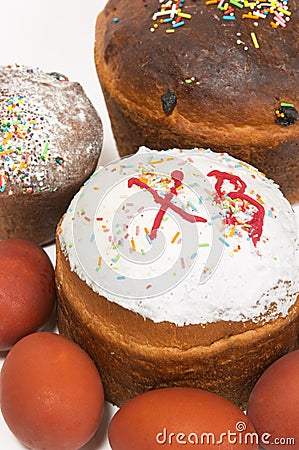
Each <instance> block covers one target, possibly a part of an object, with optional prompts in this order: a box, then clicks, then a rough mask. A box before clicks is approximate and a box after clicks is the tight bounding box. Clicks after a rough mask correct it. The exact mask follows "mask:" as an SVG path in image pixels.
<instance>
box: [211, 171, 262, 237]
mask: <svg viewBox="0 0 299 450" xmlns="http://www.w3.org/2000/svg"><path fill="white" fill-rule="evenodd" d="M208 177H216V178H217V181H216V184H215V189H216V192H217V194H218V195H219V197H220V198H223V197H224V195H225V194H224V192H222V186H223V183H224V180H228V181H229V182H230V183H231V184H232V185H233V186H234V189H235V190H234V191H232V192H228V193H227V194H226V195H227V196H228V197H230V198H231V199H232V200H235V199H240V200H243V205H242V207H241V210H242V211H244V212H245V211H246V207H245V205H244V202H245V201H246V202H248V203H249V204H250V205H253V206H254V207H255V208H256V209H257V211H256V212H255V213H254V214H253V215H252V219H251V220H250V221H249V222H247V223H246V225H250V227H251V228H250V231H249V236H250V237H251V239H252V242H253V244H254V246H256V244H257V242H258V241H259V240H260V238H261V235H262V232H263V225H264V217H265V209H264V207H263V206H262V205H261V204H260V203H259V202H258V201H256V200H254V199H253V198H251V197H249V196H248V195H247V194H245V189H246V187H247V185H246V183H244V181H243V180H241V178H239V177H238V176H237V175H231V174H229V173H226V172H220V171H219V170H212V172H210V173H208ZM226 223H228V224H231V225H237V224H238V221H237V219H236V217H235V216H234V215H233V211H232V210H231V209H229V212H228V214H227V217H226Z"/></svg>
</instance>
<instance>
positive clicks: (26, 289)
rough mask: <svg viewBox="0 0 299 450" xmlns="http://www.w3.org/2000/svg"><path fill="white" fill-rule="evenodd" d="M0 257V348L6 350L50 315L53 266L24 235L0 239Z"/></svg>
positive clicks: (53, 284) (53, 301)
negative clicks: (20, 237)
mask: <svg viewBox="0 0 299 450" xmlns="http://www.w3.org/2000/svg"><path fill="white" fill-rule="evenodd" d="M0 261H1V264H0V317H1V321H0V350H8V349H10V348H11V346H12V345H14V344H15V343H16V342H17V341H18V340H19V339H20V338H22V337H23V336H25V335H26V334H29V333H32V332H33V331H36V330H38V329H39V328H41V327H42V326H43V325H44V324H45V323H46V322H47V321H48V319H49V318H50V316H51V313H52V311H53V308H54V304H55V283H54V269H53V266H52V263H51V261H50V259H49V257H48V255H47V254H46V252H45V251H44V250H43V249H42V248H41V247H40V246H38V245H37V244H35V243H34V242H31V241H28V240H25V239H8V240H5V241H0Z"/></svg>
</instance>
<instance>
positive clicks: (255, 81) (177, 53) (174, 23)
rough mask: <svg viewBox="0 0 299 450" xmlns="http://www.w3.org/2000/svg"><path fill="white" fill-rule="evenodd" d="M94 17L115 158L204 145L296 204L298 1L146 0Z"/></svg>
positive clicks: (114, 2) (120, 1) (121, 2)
mask: <svg viewBox="0 0 299 450" xmlns="http://www.w3.org/2000/svg"><path fill="white" fill-rule="evenodd" d="M135 3H136V4H134V7H131V8H130V10H128V3H127V1H125V0H109V1H108V2H107V5H106V7H105V9H104V10H103V11H102V12H101V13H100V14H99V16H98V18H97V24H96V36H95V62H96V68H97V72H98V76H99V80H100V83H101V86H102V90H103V92H104V95H105V99H106V103H107V107H108V111H109V114H110V119H111V124H112V128H113V132H114V136H115V139H116V143H117V147H118V150H119V153H120V155H121V156H123V155H127V154H130V153H132V149H134V150H135V151H136V150H137V149H138V147H139V146H140V145H147V146H148V147H150V148H156V149H165V148H172V147H183V148H190V147H195V146H200V147H210V148H212V149H213V150H214V151H219V152H223V151H225V152H228V153H229V154H231V155H233V156H234V157H236V158H239V159H242V160H245V161H247V162H249V163H250V164H252V165H254V166H255V167H257V168H259V170H261V171H262V172H264V173H265V174H266V176H267V177H268V178H272V179H274V180H275V182H276V183H278V184H279V185H280V186H281V189H282V191H283V193H284V194H285V195H286V196H287V198H288V199H289V200H290V201H291V202H296V201H299V121H298V120H297V119H298V111H299V82H298V81H299V58H298V53H299V12H298V2H296V1H295V0H289V1H288V0H285V1H283V2H279V1H275V0H274V1H272V2H256V1H253V2H247V1H246V0H240V1H234V2H232V1H229V0H224V1H223V0H220V1H218V0H215V1H214V0H211V1H207V2H205V1H202V2H199V1H194V0H185V1H182V2H175V1H173V0H171V1H164V2H161V1H158V0H147V1H138V2H135Z"/></svg>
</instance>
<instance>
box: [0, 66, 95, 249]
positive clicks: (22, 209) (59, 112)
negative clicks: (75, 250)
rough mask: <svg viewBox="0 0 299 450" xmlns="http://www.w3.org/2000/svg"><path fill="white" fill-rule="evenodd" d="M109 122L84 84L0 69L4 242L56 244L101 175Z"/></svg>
mask: <svg viewBox="0 0 299 450" xmlns="http://www.w3.org/2000/svg"><path fill="white" fill-rule="evenodd" d="M102 139H103V134H102V124H101V120H100V118H99V116H98V114H97V112H96V110H95V109H94V107H93V106H92V104H91V102H90V101H89V99H88V98H87V97H86V94H85V93H84V91H83V89H82V87H81V86H80V84H79V83H76V82H71V81H69V80H68V79H67V78H66V77H65V76H63V75H61V74H58V73H56V72H53V73H44V72H42V71H41V70H39V69H32V68H28V67H24V66H7V67H0V239H6V238H27V239H31V240H34V241H35V242H37V243H39V244H45V243H48V242H50V241H52V240H53V239H54V235H55V228H56V226H57V222H58V221H59V218H60V217H61V215H62V214H63V213H64V211H65V210H66V209H67V206H68V204H69V202H70V200H71V198H72V197H73V196H74V194H75V193H76V192H77V190H78V189H79V187H80V186H81V185H82V184H83V183H84V181H85V180H86V179H87V178H88V177H89V176H90V175H91V174H92V172H93V171H94V170H95V168H96V165H97V161H98V158H99V155H100V152H101V147H102Z"/></svg>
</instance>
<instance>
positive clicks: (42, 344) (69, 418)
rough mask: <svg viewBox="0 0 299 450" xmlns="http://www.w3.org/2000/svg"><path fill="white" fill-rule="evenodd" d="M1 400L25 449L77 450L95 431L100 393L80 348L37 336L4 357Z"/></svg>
mask: <svg viewBox="0 0 299 450" xmlns="http://www.w3.org/2000/svg"><path fill="white" fill-rule="evenodd" d="M0 400H1V411H2V414H3V417H4V420H5V421H6V423H7V425H8V427H9V428H10V430H11V431H12V432H13V433H14V435H15V436H16V437H17V438H18V439H19V440H20V441H21V442H22V444H24V445H25V446H26V447H29V448H31V449H47V450H72V449H73V450H75V449H79V448H81V447H82V446H83V445H84V444H86V443H87V442H88V441H89V440H90V439H91V437H92V436H93V435H94V433H95V432H96V430H97V427H98V425H99V422H100V419H101V415H102V412H103V404H104V394H103V386H102V382H101V379H100V376H99V374H98V371H97V369H96V367H95V365H94V363H93V362H92V360H91V359H90V358H89V356H88V355H87V354H86V353H85V352H84V351H83V350H82V349H81V348H80V347H79V346H78V345H76V344H75V343H73V342H72V341H70V340H68V339H66V338H65V337H63V336H60V335H58V334H54V333H49V332H37V333H33V334H30V335H29V336H26V337H24V338H23V339H21V340H20V341H19V342H17V344H15V346H14V347H13V348H12V349H11V351H10V352H9V354H8V355H7V357H6V359H5V361H4V364H3V367H2V371H1V378H0Z"/></svg>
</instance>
